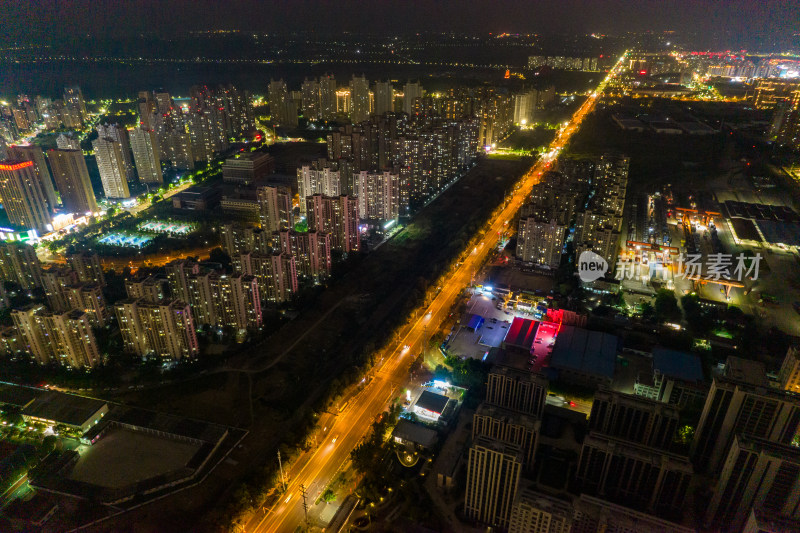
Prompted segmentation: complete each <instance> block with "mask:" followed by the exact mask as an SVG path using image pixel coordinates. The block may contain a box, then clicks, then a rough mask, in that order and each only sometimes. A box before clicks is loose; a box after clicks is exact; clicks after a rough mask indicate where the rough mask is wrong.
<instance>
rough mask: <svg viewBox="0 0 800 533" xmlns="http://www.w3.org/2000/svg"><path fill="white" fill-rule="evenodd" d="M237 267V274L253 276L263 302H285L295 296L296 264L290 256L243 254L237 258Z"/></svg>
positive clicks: (282, 254) (286, 254)
mask: <svg viewBox="0 0 800 533" xmlns="http://www.w3.org/2000/svg"><path fill="white" fill-rule="evenodd" d="M238 265H239V267H238V271H239V272H242V273H243V274H246V275H250V276H255V278H256V281H257V283H258V292H259V295H260V296H261V299H262V300H264V301H270V302H278V303H280V302H285V301H287V300H290V299H291V298H292V297H293V296H294V295H295V294H297V262H296V260H295V257H294V256H292V255H291V254H288V253H274V254H269V255H260V254H254V253H250V252H245V253H242V254H241V255H240V256H239V259H238Z"/></svg>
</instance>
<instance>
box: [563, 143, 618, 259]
mask: <svg viewBox="0 0 800 533" xmlns="http://www.w3.org/2000/svg"><path fill="white" fill-rule="evenodd" d="M629 163H630V159H629V158H628V157H627V156H616V155H604V156H603V157H602V158H601V159H600V160H599V161H598V163H597V165H596V166H595V173H594V186H595V190H594V194H593V195H592V198H591V201H590V204H589V206H588V207H587V208H585V209H583V210H581V211H579V212H578V214H577V218H576V223H575V236H574V242H575V249H576V254H578V255H580V254H581V253H582V252H583V251H585V250H590V251H593V252H595V253H597V254H599V255H601V256H602V257H603V258H604V259H605V260H606V261H607V262H608V264H609V266H610V272H613V271H614V267H615V265H616V263H617V258H618V255H619V246H620V240H621V230H622V219H623V214H624V209H625V197H626V189H627V186H628V166H629Z"/></svg>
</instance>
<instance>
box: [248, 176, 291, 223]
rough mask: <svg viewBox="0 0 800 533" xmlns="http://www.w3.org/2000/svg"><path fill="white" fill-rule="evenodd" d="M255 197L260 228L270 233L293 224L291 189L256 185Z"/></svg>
mask: <svg viewBox="0 0 800 533" xmlns="http://www.w3.org/2000/svg"><path fill="white" fill-rule="evenodd" d="M257 197H258V205H259V207H260V209H261V229H262V230H264V231H265V232H269V233H272V232H274V231H278V230H281V229H289V228H291V227H292V226H293V225H294V224H293V223H294V216H293V213H292V192H291V190H289V189H288V188H286V187H270V186H263V187H258V189H257Z"/></svg>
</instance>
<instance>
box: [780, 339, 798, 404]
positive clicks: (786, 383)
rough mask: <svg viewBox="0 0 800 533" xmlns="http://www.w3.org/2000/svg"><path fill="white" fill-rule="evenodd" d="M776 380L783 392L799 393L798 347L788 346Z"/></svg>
mask: <svg viewBox="0 0 800 533" xmlns="http://www.w3.org/2000/svg"><path fill="white" fill-rule="evenodd" d="M778 379H779V380H780V383H781V388H782V389H783V390H788V391H791V392H795V393H800V346H797V345H794V346H790V347H789V349H788V350H787V351H786V357H784V358H783V364H782V365H781V370H780V372H779V373H778Z"/></svg>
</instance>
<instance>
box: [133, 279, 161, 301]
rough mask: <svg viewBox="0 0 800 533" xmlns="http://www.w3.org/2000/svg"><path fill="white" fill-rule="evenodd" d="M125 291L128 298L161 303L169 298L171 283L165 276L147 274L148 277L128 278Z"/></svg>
mask: <svg viewBox="0 0 800 533" xmlns="http://www.w3.org/2000/svg"><path fill="white" fill-rule="evenodd" d="M125 293H126V294H127V295H128V298H133V299H134V300H139V299H141V300H143V301H145V302H148V303H160V302H163V301H165V300H166V299H167V295H168V294H169V283H168V282H167V280H166V279H165V278H157V277H155V276H147V277H146V278H137V279H126V280H125Z"/></svg>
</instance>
